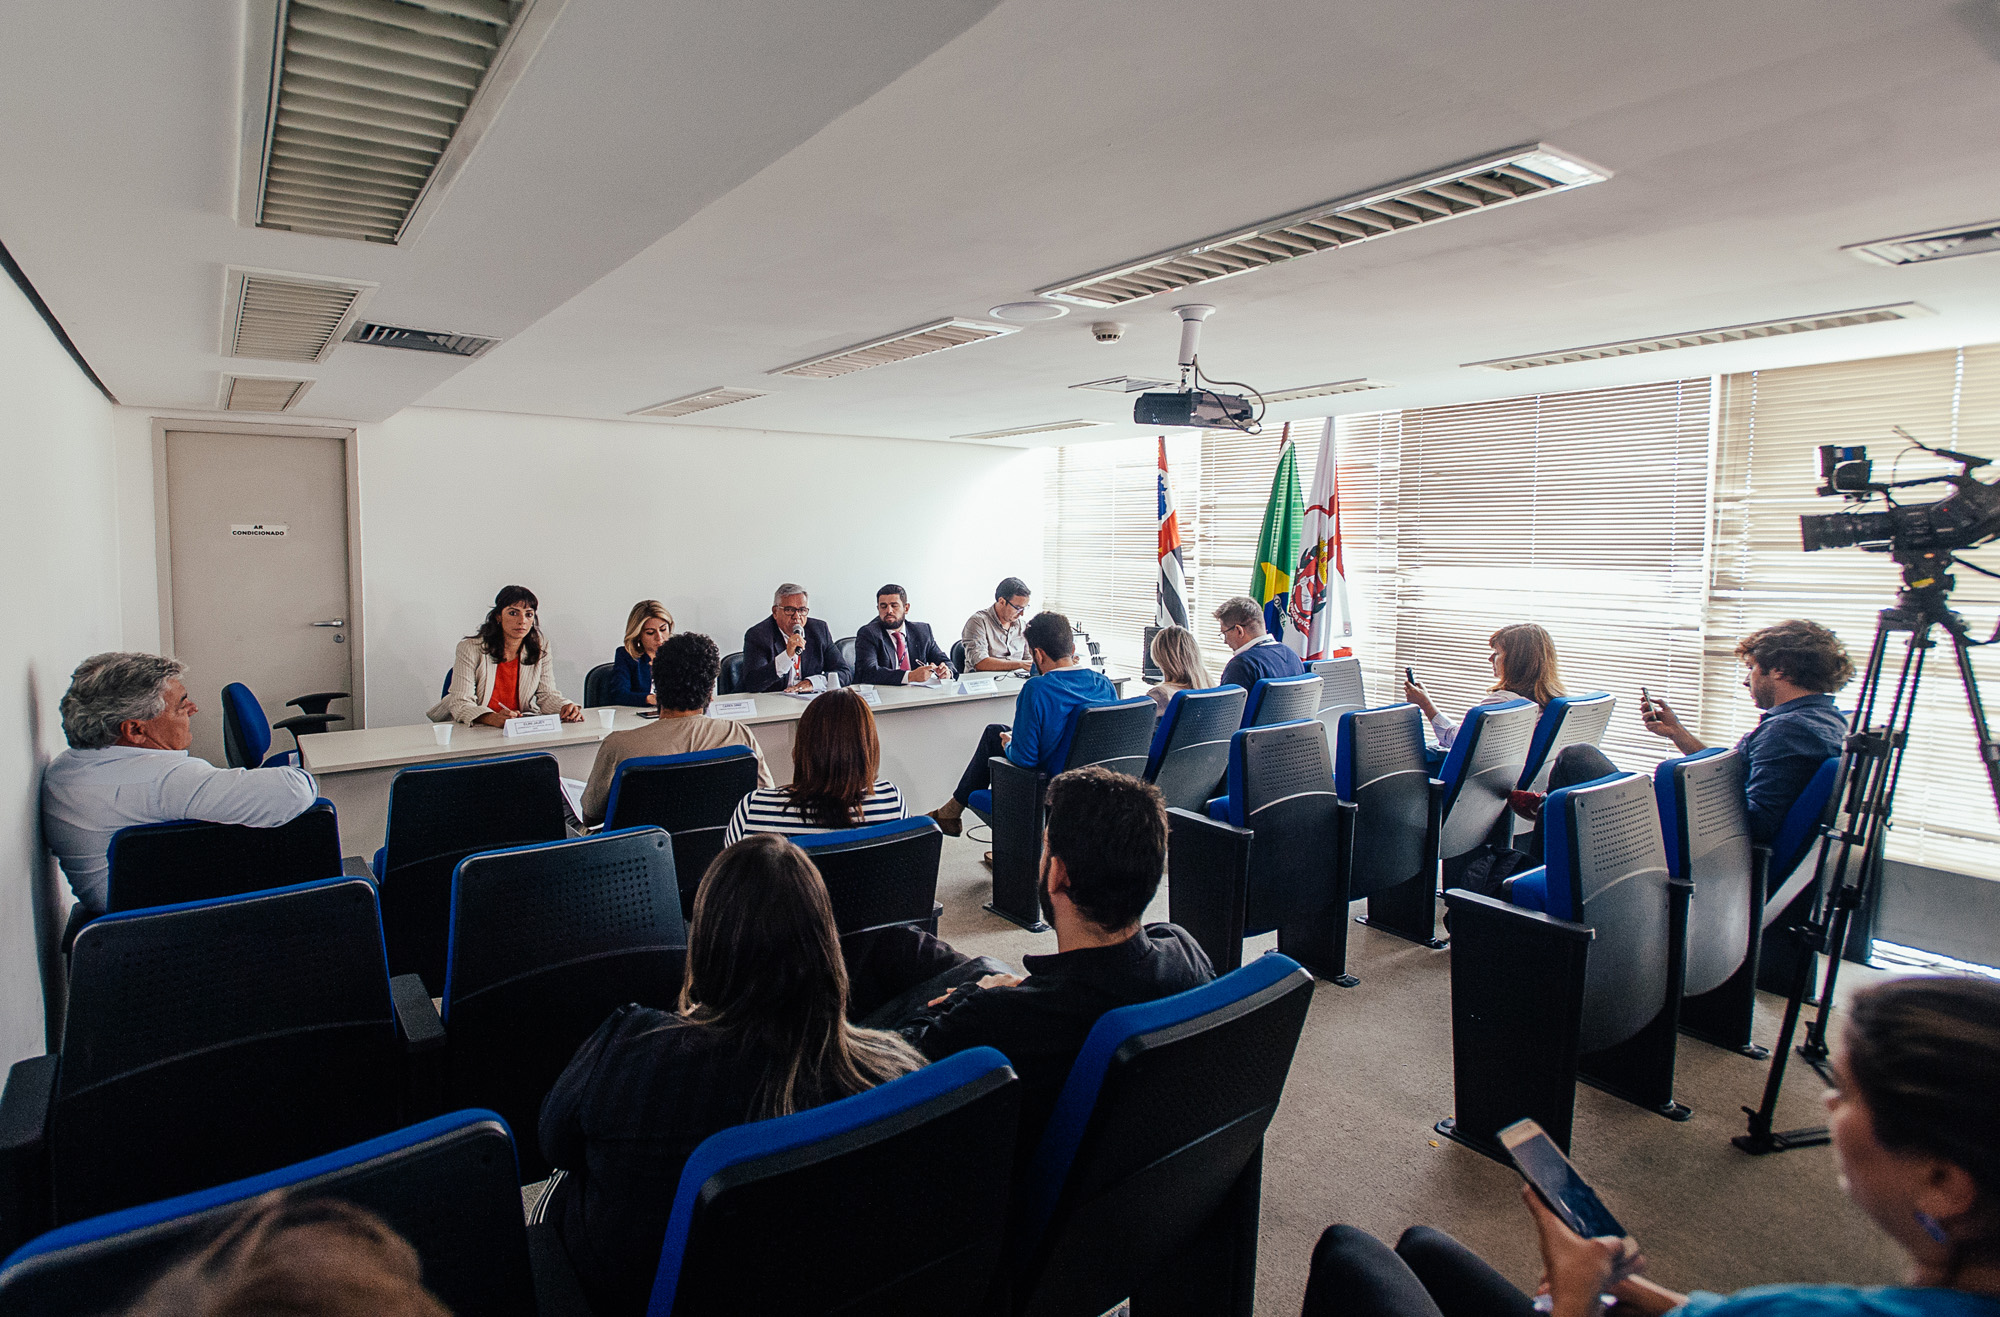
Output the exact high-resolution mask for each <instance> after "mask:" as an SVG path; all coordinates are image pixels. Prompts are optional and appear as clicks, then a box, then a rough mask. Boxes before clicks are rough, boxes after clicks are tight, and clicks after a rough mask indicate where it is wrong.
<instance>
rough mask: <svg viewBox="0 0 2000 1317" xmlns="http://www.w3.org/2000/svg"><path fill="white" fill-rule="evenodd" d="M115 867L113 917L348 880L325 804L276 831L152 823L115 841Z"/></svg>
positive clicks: (335, 824) (195, 822) (109, 903)
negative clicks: (315, 881)
mask: <svg viewBox="0 0 2000 1317" xmlns="http://www.w3.org/2000/svg"><path fill="white" fill-rule="evenodd" d="M107 859H108V861H109V864H110V878H109V887H108V894H107V897H106V901H105V909H106V910H108V911H110V912H111V913H113V914H116V913H118V912H119V911H121V910H139V909H143V908H144V907H146V906H153V905H178V904H180V903H181V902H184V901H206V900H211V899H213V898H216V897H222V896H240V895H242V894H243V893H245V892H256V891H262V890H264V889H266V888H271V887H290V886H293V885H295V884H297V883H303V882H310V881H312V880H313V879H315V878H338V877H340V876H341V858H340V823H339V820H338V819H337V818H336V817H335V816H334V810H333V804H332V802H331V801H328V800H323V799H322V800H315V801H314V802H313V803H312V805H311V806H310V807H309V808H308V809H306V811H305V812H304V813H302V814H300V815H299V816H298V817H297V818H295V819H293V820H292V821H291V822H289V823H284V824H280V825H279V826H277V827H275V828H249V827H244V826H243V825H242V824H239V823H205V822H203V821H202V820H200V819H181V820H178V821H176V822H172V823H145V824H140V825H139V826H137V827H131V828H120V829H119V830H118V831H117V832H115V833H113V834H111V848H110V851H109V852H108V855H107ZM357 863H358V861H357Z"/></svg>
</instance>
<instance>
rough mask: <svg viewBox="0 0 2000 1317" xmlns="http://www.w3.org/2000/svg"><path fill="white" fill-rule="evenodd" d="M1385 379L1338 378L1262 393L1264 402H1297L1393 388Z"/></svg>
mask: <svg viewBox="0 0 2000 1317" xmlns="http://www.w3.org/2000/svg"><path fill="white" fill-rule="evenodd" d="M1395 387H1396V386H1395V385H1393V384H1391V383H1389V382H1388V381H1387V380H1340V381H1338V382H1337V383H1333V384H1308V385H1306V387H1304V388H1303V389H1280V390H1278V392H1276V393H1267V394H1265V395H1264V401H1265V402H1297V401H1298V400H1299V399H1301V398H1325V397H1330V396H1331V395H1333V394H1336V393H1366V392H1368V390H1370V389H1393V388H1395Z"/></svg>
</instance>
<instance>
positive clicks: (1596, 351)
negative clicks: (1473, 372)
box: [1464, 302, 1930, 370]
mask: <svg viewBox="0 0 2000 1317" xmlns="http://www.w3.org/2000/svg"><path fill="white" fill-rule="evenodd" d="M1929 314H1930V311H1929V309H1928V308H1926V307H1922V306H1918V305H1917V304H1916V303H1915V302H1898V303H1897V304H1896V305H1894V306H1867V307H1862V308H1861V309H1859V310H1856V311H1828V312H1827V313H1825V314H1824V315H1816V316H1800V317H1798V318H1797V319H1795V320H1760V321H1758V322H1757V323H1756V324H1753V325H1725V326H1723V327H1722V328H1721V329H1695V330H1690V331H1688V332H1687V333H1685V334H1663V335H1661V336H1660V337H1659V338H1631V339H1626V340H1624V341H1623V342H1619V343H1595V344H1592V345H1591V346H1589V347H1583V348H1562V349H1559V350H1557V351H1555V352H1537V353H1534V354H1532V355H1529V356H1525V357H1495V358H1493V359H1492V360H1491V361H1468V362H1465V363H1464V364H1465V365H1466V366H1469V367H1470V366H1479V367H1482V368H1484V369H1486V370H1527V369H1530V368H1531V367H1534V366H1565V365H1568V364H1570V363H1572V362H1577V361H1602V360H1604V359H1605V358H1607V357H1630V356H1636V355H1638V354H1639V353H1641V352H1671V351H1672V350H1673V349H1675V348H1701V347H1708V346H1710V345H1711V344H1715V343H1741V342H1743V341H1744V340H1746V339H1752V338H1777V337H1780V336H1781V335H1785V334H1809V333H1811V332H1812V331H1813V330H1816V329H1845V328H1847V327H1848V326H1850V325H1878V324H1881V323H1882V322H1883V321H1885V320H1909V319H1912V318H1913V317H1916V316H1927V315H1929Z"/></svg>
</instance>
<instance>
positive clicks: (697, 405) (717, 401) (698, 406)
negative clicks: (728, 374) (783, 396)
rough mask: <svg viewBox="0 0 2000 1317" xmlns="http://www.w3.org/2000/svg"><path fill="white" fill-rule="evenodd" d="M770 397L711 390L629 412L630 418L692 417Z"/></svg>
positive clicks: (744, 391)
mask: <svg viewBox="0 0 2000 1317" xmlns="http://www.w3.org/2000/svg"><path fill="white" fill-rule="evenodd" d="M770 396H771V395H770V394H768V393H765V392H762V391H760V390H757V389H725V388H719V387H718V388H713V389H707V390H704V391H703V392H701V393H690V394H689V395H688V396H687V397H685V398H674V399H671V400H669V401H667V402H663V403H660V404H658V405H656V406H652V407H647V408H643V409H641V410H639V411H636V412H629V413H627V415H631V416H662V417H669V418H671V417H675V416H692V415H693V414H694V413H696V412H705V411H708V410H709V409H711V408H714V407H727V406H728V405H729V404H730V403H732V402H745V401H748V400H749V399H751V398H768V397H770Z"/></svg>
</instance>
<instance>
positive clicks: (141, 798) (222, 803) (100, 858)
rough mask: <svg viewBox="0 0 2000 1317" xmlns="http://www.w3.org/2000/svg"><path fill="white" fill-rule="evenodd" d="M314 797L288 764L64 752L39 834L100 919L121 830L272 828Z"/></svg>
mask: <svg viewBox="0 0 2000 1317" xmlns="http://www.w3.org/2000/svg"><path fill="white" fill-rule="evenodd" d="M318 794H319V788H318V786H317V785H316V784H315V783H314V782H313V779H312V774H310V773H308V772H306V771H305V770H304V769H303V768H293V767H291V766H289V765H287V766H285V767H281V768H217V767H216V766H215V765H214V764H211V763H209V762H208V761H207V760H206V759H195V758H192V757H190V756H189V754H188V752H187V751H185V750H149V749H145V748H143V747H141V746H136V745H110V746H105V747H104V748H103V749H101V750H65V751H63V752H62V753H61V754H59V755H57V756H56V757H55V759H54V761H53V762H51V763H50V764H49V766H48V770H47V771H46V772H44V773H43V774H42V836H43V839H44V840H45V841H47V842H48V846H49V849H50V850H52V851H54V852H55V855H56V862H57V863H59V864H61V865H62V869H63V873H64V875H65V876H67V877H68V878H69V885H70V888H71V890H73V891H74V892H75V893H76V899H77V900H79V901H81V902H83V904H84V906H85V907H86V908H88V909H89V910H90V911H91V912H92V913H94V914H102V913H103V911H104V904H105V897H106V894H107V892H108V889H109V886H110V883H109V877H110V864H109V854H110V850H111V835H112V834H113V833H115V832H117V831H118V830H119V829H120V828H130V827H135V826H137V825H139V824H141V823H168V822H172V821H174V820H176V819H201V820H202V821H204V822H208V823H241V824H245V825H247V826H249V827H253V828H275V827H277V826H278V825H279V824H281V823H289V822H291V821H292V820H293V819H295V818H297V817H298V816H299V815H300V814H302V813H304V812H305V810H306V809H307V807H309V806H310V805H311V804H312V803H313V800H314V798H315V797H317V796H318Z"/></svg>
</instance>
